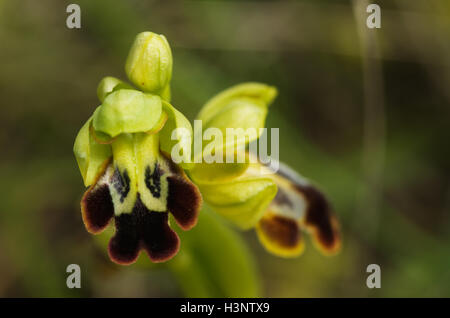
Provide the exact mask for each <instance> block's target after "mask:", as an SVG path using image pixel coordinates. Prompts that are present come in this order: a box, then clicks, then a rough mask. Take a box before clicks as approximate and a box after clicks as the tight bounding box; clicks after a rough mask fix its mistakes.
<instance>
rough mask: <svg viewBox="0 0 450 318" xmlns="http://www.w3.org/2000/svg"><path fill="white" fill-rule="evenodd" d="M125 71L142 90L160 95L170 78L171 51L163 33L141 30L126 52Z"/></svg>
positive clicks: (164, 90)
mask: <svg viewBox="0 0 450 318" xmlns="http://www.w3.org/2000/svg"><path fill="white" fill-rule="evenodd" d="M125 71H126V73H127V76H128V78H129V79H130V81H131V82H132V83H133V84H134V85H136V86H137V87H139V88H140V89H142V90H143V91H146V92H150V93H153V94H157V95H161V94H162V93H163V92H167V89H168V88H167V86H168V85H169V82H170V79H171V78H172V52H171V50H170V46H169V43H168V42H167V40H166V38H165V37H164V36H163V35H158V34H155V33H152V32H142V33H139V34H138V35H137V36H136V39H135V40H134V43H133V46H132V47H131V50H130V52H129V54H128V58H127V61H126V64H125Z"/></svg>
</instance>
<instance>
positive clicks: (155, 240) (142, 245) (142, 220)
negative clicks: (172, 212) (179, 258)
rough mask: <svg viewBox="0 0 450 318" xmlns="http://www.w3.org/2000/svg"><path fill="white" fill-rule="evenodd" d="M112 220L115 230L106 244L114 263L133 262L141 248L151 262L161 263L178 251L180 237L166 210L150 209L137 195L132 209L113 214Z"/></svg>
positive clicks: (124, 263) (125, 263) (127, 263)
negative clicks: (128, 211) (173, 227)
mask: <svg viewBox="0 0 450 318" xmlns="http://www.w3.org/2000/svg"><path fill="white" fill-rule="evenodd" d="M115 221H116V222H115V225H116V233H115V235H114V236H113V237H112V238H111V240H110V241H109V245H108V252H109V256H110V258H111V260H112V261H113V262H115V263H118V264H121V265H129V264H132V263H134V262H135V261H136V260H137V258H138V256H139V252H140V250H141V249H144V250H145V251H146V252H147V254H148V255H149V257H150V259H151V260H152V261H153V262H164V261H167V260H169V259H170V258H172V257H173V256H175V254H176V253H177V252H178V250H179V247H180V240H179V238H178V235H177V234H176V233H175V232H174V231H173V230H172V229H171V228H170V227H169V222H168V213H167V212H153V211H150V210H149V209H147V207H146V206H145V205H144V204H143V203H142V201H141V199H140V196H139V195H138V197H137V200H136V203H135V205H134V207H133V210H132V212H131V213H122V214H121V215H119V216H116V217H115Z"/></svg>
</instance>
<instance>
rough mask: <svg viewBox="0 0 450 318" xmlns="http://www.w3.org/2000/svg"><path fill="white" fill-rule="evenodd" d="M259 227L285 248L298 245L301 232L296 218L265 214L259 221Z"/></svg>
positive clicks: (273, 241)
mask: <svg viewBox="0 0 450 318" xmlns="http://www.w3.org/2000/svg"><path fill="white" fill-rule="evenodd" d="M258 226H259V229H260V230H261V231H262V233H263V234H264V235H265V236H266V237H267V238H268V239H269V240H270V241H271V242H272V243H273V244H276V245H277V246H279V247H280V248H283V249H291V248H295V247H297V246H298V244H299V243H300V240H301V234H300V230H299V227H298V224H297V222H296V221H295V220H292V219H289V218H286V217H283V216H279V215H270V216H265V217H263V218H262V219H261V220H260V221H259V224H258Z"/></svg>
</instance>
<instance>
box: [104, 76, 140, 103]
mask: <svg viewBox="0 0 450 318" xmlns="http://www.w3.org/2000/svg"><path fill="white" fill-rule="evenodd" d="M119 89H133V87H132V86H131V85H129V84H127V83H125V82H123V81H121V80H120V79H118V78H115V77H112V76H106V77H104V78H103V79H102V80H101V81H100V83H99V84H98V87H97V96H98V99H99V100H100V101H101V102H102V103H103V101H104V100H105V98H106V96H108V94H110V93H112V92H113V91H117V90H119Z"/></svg>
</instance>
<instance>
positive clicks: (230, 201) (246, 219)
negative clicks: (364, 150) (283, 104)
mask: <svg viewBox="0 0 450 318" xmlns="http://www.w3.org/2000/svg"><path fill="white" fill-rule="evenodd" d="M276 94H277V91H276V89H275V88H274V87H271V86H268V85H265V84H260V83H243V84H240V85H236V86H234V87H231V88H229V89H227V90H225V91H223V92H221V93H219V94H218V95H216V96H215V97H213V98H212V99H211V100H210V101H209V102H207V103H206V104H205V106H204V107H203V108H202V110H201V111H200V113H199V115H198V117H197V119H199V120H202V121H203V126H204V128H205V129H207V128H209V127H216V128H219V129H221V130H222V131H223V133H224V135H225V133H226V132H225V130H226V128H229V127H231V128H242V129H248V128H254V129H256V130H257V131H261V130H260V128H263V127H264V124H265V119H266V115H267V112H268V107H269V105H270V104H271V103H272V102H273V100H274V98H275V96H276ZM259 136H260V135H258V134H253V135H247V136H246V137H245V138H240V139H238V140H235V139H233V142H232V143H230V142H229V141H228V144H227V140H229V139H227V140H225V139H224V140H219V142H218V143H217V140H216V143H214V142H212V143H210V144H215V145H214V147H215V148H216V150H215V151H216V152H217V151H218V149H217V148H218V147H219V148H220V147H223V149H225V150H224V151H226V149H228V150H229V149H230V148H231V149H233V150H235V149H236V148H237V147H241V149H242V147H247V146H248V144H249V143H250V142H254V141H255V140H256V139H257V138H258V137H259ZM217 145H219V146H217ZM208 147H210V146H209V144H207V145H205V146H204V147H203V155H205V154H204V152H205V151H206V152H210V150H209V149H208ZM214 147H213V148H214ZM235 147H236V148H235ZM247 148H248V147H247ZM220 149H222V148H220ZM220 149H219V151H220ZM252 156H254V155H252V154H251V153H250V154H249V153H246V160H245V161H244V162H241V163H227V162H224V163H206V162H202V163H200V164H196V165H195V167H194V168H193V169H191V170H189V172H188V174H189V177H190V178H191V179H192V180H193V181H194V183H195V184H196V185H197V186H198V188H199V189H200V192H201V193H202V196H203V199H204V201H205V202H206V203H207V204H208V205H210V206H211V208H212V209H213V210H214V211H216V212H217V213H219V214H221V215H222V216H224V217H225V218H227V219H228V220H230V221H231V222H233V223H234V224H236V225H237V226H238V227H240V228H242V229H250V228H254V229H256V233H257V235H258V238H259V240H260V242H261V243H262V245H263V246H264V247H265V248H266V249H267V250H268V251H269V252H271V253H273V254H275V255H277V256H281V257H295V256H298V255H300V254H301V253H302V251H303V247H304V244H303V239H302V236H301V232H302V231H301V230H306V231H307V232H310V233H312V235H313V238H314V242H315V243H316V246H318V247H319V249H320V250H321V251H323V252H324V253H326V254H333V253H335V252H337V251H338V250H339V247H340V237H339V226H338V222H337V219H336V217H335V215H334V211H333V210H332V207H331V205H330V204H329V203H328V201H327V199H326V198H325V196H324V195H323V194H322V193H321V192H320V191H319V190H318V189H317V187H316V186H314V185H312V184H311V182H309V181H308V180H307V179H305V178H304V177H302V176H300V175H299V174H297V173H296V172H295V171H293V170H292V169H290V168H289V167H287V166H286V165H284V164H280V165H279V169H278V171H273V169H271V168H270V166H267V165H264V164H262V163H261V162H259V161H258V160H253V161H251V160H249V158H252Z"/></svg>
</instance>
